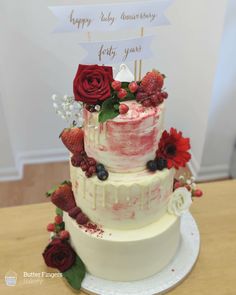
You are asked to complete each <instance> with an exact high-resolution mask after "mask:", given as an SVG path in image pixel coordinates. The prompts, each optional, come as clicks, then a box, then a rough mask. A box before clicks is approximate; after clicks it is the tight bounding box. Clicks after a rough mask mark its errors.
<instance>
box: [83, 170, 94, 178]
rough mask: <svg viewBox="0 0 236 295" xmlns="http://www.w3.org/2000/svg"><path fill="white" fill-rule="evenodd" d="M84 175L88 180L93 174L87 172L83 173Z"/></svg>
mask: <svg viewBox="0 0 236 295" xmlns="http://www.w3.org/2000/svg"><path fill="white" fill-rule="evenodd" d="M85 175H86V177H88V178H90V177H92V176H93V174H92V173H91V172H89V171H86V172H85Z"/></svg>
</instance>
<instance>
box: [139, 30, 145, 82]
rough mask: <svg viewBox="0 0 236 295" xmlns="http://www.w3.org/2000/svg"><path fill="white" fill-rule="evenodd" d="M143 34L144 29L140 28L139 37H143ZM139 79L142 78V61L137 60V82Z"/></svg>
mask: <svg viewBox="0 0 236 295" xmlns="http://www.w3.org/2000/svg"><path fill="white" fill-rule="evenodd" d="M143 34H144V28H143V27H142V28H141V37H143ZM141 78H142V60H141V59H140V60H139V75H138V79H139V81H141Z"/></svg>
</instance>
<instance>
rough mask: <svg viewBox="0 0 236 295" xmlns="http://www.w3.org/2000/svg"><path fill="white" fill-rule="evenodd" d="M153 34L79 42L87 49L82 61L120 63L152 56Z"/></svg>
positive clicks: (89, 62)
mask: <svg viewBox="0 0 236 295" xmlns="http://www.w3.org/2000/svg"><path fill="white" fill-rule="evenodd" d="M152 39H153V36H145V37H142V38H141V37H140V38H135V39H128V40H119V41H101V42H84V43H79V44H80V46H81V47H83V48H84V49H85V50H86V51H87V55H86V56H85V58H84V59H83V60H82V61H81V62H82V63H88V64H118V63H126V62H128V61H129V62H130V61H133V60H139V59H146V58H149V57H150V58H151V57H152V52H151V49H150V47H151V46H150V43H151V41H152Z"/></svg>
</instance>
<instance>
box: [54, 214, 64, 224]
mask: <svg viewBox="0 0 236 295" xmlns="http://www.w3.org/2000/svg"><path fill="white" fill-rule="evenodd" d="M54 221H55V223H56V224H61V223H62V221H63V219H62V216H60V215H57V216H56V217H55V219H54Z"/></svg>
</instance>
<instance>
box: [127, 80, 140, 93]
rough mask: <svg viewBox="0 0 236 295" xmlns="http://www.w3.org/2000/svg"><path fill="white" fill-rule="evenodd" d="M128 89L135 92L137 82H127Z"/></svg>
mask: <svg viewBox="0 0 236 295" xmlns="http://www.w3.org/2000/svg"><path fill="white" fill-rule="evenodd" d="M128 87H129V91H130V92H132V93H135V92H136V91H137V90H138V84H137V83H136V82H131V83H129V86H128Z"/></svg>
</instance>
